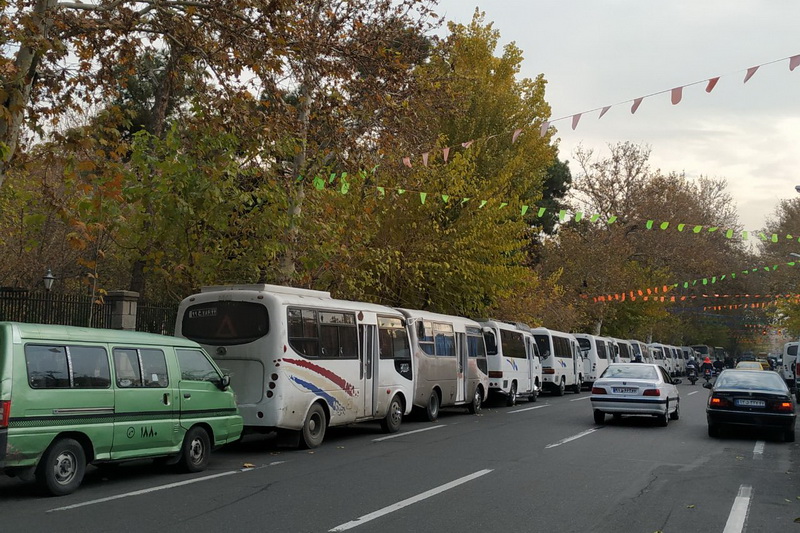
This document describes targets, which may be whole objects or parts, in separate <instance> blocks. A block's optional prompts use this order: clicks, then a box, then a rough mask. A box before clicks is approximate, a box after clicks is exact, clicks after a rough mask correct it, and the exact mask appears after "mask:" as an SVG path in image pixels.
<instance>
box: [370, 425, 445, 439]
mask: <svg viewBox="0 0 800 533" xmlns="http://www.w3.org/2000/svg"><path fill="white" fill-rule="evenodd" d="M446 425H447V424H440V425H438V426H431V427H429V428H422V429H415V430H414V431H404V432H403V433H394V434H393V435H389V436H387V437H380V438H378V439H372V442H380V441H382V440H389V439H396V438H397V437H405V436H406V435H411V434H412V433H422V432H423V431H430V430H432V429H439V428H443V427H445V426H446Z"/></svg>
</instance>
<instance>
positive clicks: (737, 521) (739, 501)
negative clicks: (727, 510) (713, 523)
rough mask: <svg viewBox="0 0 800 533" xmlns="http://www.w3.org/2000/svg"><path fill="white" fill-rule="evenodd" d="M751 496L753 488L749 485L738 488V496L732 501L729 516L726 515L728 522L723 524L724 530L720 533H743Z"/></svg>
mask: <svg viewBox="0 0 800 533" xmlns="http://www.w3.org/2000/svg"><path fill="white" fill-rule="evenodd" d="M752 496H753V487H751V486H750V485H741V486H739V494H737V495H736V499H735V500H733V506H732V507H731V514H729V515H728V521H727V522H725V529H724V530H722V533H741V532H742V531H744V525H745V523H746V522H747V515H748V513H749V512H750V499H751V498H752Z"/></svg>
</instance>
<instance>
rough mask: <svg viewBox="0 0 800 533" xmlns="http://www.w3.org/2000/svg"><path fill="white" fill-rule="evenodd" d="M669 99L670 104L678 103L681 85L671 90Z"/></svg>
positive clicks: (681, 95) (681, 91)
mask: <svg viewBox="0 0 800 533" xmlns="http://www.w3.org/2000/svg"><path fill="white" fill-rule="evenodd" d="M671 93H672V94H671V101H672V105H678V104H679V103H680V101H681V98H683V87H675V88H674V89H672V91H671Z"/></svg>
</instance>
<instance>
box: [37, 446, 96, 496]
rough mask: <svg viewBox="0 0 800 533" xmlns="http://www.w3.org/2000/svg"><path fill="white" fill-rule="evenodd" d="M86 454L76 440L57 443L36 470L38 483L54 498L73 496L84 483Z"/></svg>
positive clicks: (48, 450) (48, 451) (50, 448)
mask: <svg viewBox="0 0 800 533" xmlns="http://www.w3.org/2000/svg"><path fill="white" fill-rule="evenodd" d="M85 472H86V454H85V453H84V451H83V447H82V446H81V445H80V444H79V443H78V441H76V440H74V439H60V440H57V441H55V442H54V443H53V444H51V445H50V447H49V448H48V449H47V451H46V452H45V453H44V456H43V457H42V459H41V461H40V462H39V466H38V467H37V468H36V481H37V482H38V483H39V485H40V486H41V487H42V488H43V489H44V490H46V491H47V492H49V493H50V494H52V495H53V496H64V495H66V494H72V493H73V492H75V490H76V489H77V488H78V487H79V486H80V484H81V481H83V475H84V473H85Z"/></svg>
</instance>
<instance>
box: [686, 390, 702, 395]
mask: <svg viewBox="0 0 800 533" xmlns="http://www.w3.org/2000/svg"><path fill="white" fill-rule="evenodd" d="M698 392H700V391H696V390H693V391H692V392H690V393H689V394H687V395H686V396H691V395H692V394H697V393H698Z"/></svg>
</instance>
